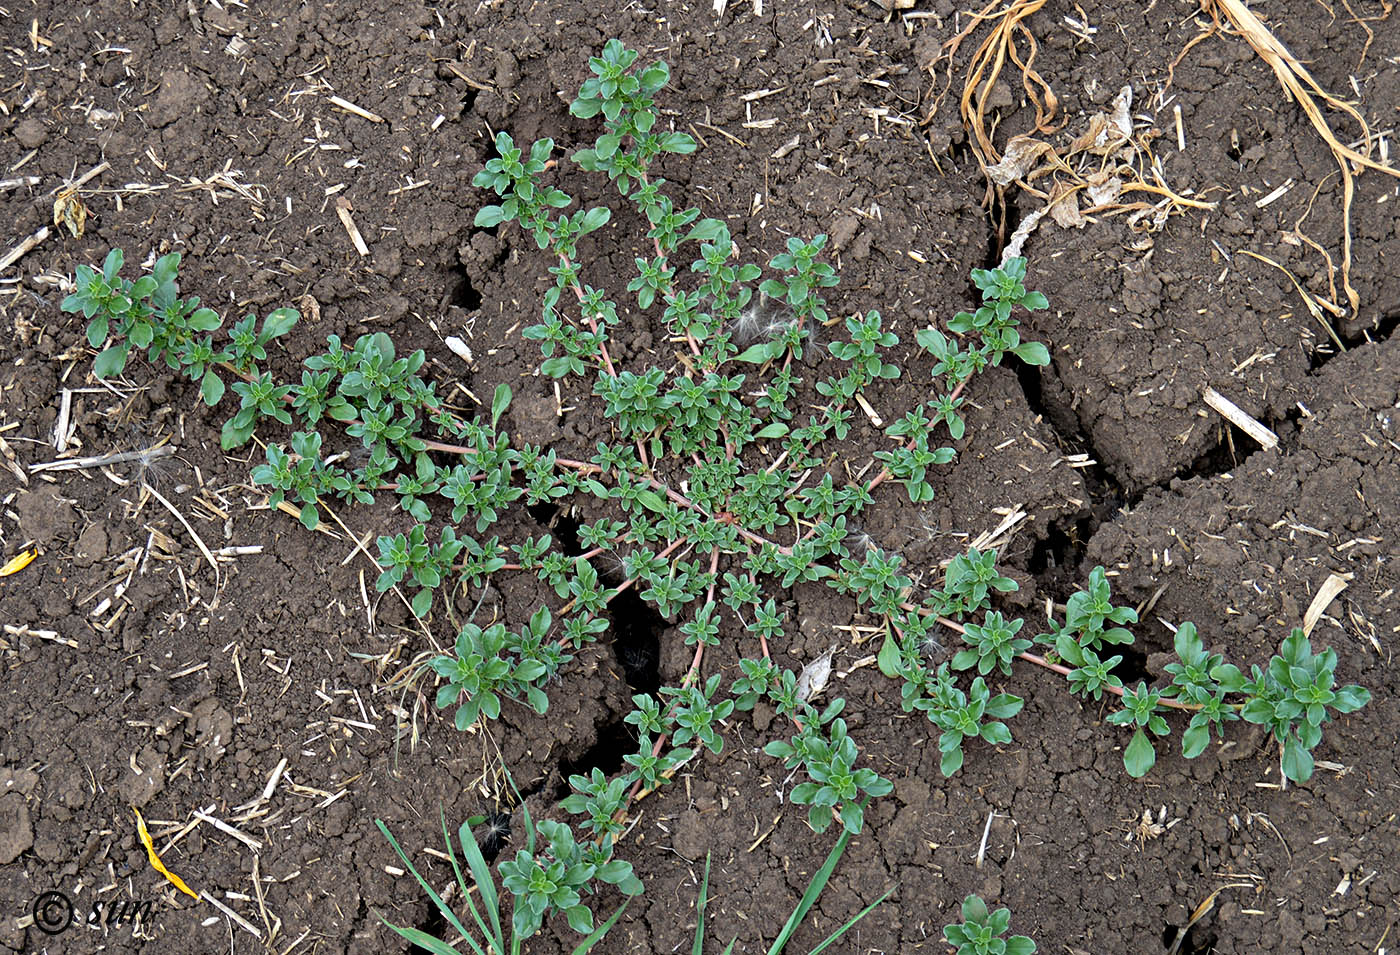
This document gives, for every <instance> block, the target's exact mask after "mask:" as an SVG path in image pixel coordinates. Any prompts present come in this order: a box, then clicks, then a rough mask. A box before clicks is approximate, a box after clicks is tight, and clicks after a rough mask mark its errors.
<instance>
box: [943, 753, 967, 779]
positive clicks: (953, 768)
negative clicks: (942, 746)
mask: <svg viewBox="0 0 1400 955" xmlns="http://www.w3.org/2000/svg"><path fill="white" fill-rule="evenodd" d="M962 764H963V751H962V747H961V746H955V747H953V748H952V749H950V750H948V752H946V753H944V754H943V759H942V761H940V762H939V764H938V771H939V772H940V773H942V774H943V775H944V776H951V775H953V774H954V773H956V772H957V771H958V770H960V769H962Z"/></svg>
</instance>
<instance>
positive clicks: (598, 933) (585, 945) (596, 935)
mask: <svg viewBox="0 0 1400 955" xmlns="http://www.w3.org/2000/svg"><path fill="white" fill-rule="evenodd" d="M630 901H632V900H631V899H628V900H627V902H630ZM627 902H623V903H622V906H621V907H620V908H619V909H618V910H617V911H616V912H614V913H613V914H612V917H611V918H609V919H608V920H607V921H606V922H604V923H603V924H602V925H599V926H598V927H597V928H595V929H594V930H593V932H592V934H590V935H589V936H588V937H587V938H586V939H584V940H583V941H582V942H579V943H578V945H577V946H575V948H574V953H573V955H588V952H589V950H590V949H592V948H593V946H594V945H597V944H598V941H599V940H600V939H601V938H602V937H603V936H604V935H607V934H608V930H609V929H610V928H612V927H613V926H614V925H616V924H617V920H618V919H620V918H622V913H623V912H625V911H626V910H627Z"/></svg>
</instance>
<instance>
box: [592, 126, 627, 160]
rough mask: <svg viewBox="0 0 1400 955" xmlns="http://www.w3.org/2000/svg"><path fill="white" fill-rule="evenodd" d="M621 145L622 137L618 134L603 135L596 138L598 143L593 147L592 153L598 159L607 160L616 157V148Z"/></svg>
mask: <svg viewBox="0 0 1400 955" xmlns="http://www.w3.org/2000/svg"><path fill="white" fill-rule="evenodd" d="M620 145H622V136H621V135H620V134H618V133H604V134H603V135H601V136H599V137H598V143H597V145H595V146H594V147H593V151H594V153H596V154H597V156H598V158H599V159H603V160H607V159H611V158H612V157H613V156H615V155H617V148H618V146H620Z"/></svg>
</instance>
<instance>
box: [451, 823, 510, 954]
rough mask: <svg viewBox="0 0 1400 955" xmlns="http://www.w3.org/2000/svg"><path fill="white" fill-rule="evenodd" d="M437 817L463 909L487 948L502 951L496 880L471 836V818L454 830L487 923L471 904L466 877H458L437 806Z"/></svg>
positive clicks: (504, 946) (455, 861)
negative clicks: (479, 894)
mask: <svg viewBox="0 0 1400 955" xmlns="http://www.w3.org/2000/svg"><path fill="white" fill-rule="evenodd" d="M438 818H439V819H440V820H441V821H442V838H443V841H445V842H446V843H447V858H448V859H450V860H451V861H452V871H453V872H455V873H456V874H457V885H458V887H459V888H461V890H462V898H464V899H466V901H467V908H468V910H470V912H471V913H472V920H473V921H474V922H476V924H477V927H478V928H480V929H481V934H482V935H483V936H484V937H485V938H486V939H487V940H488V941H490V942H491V943H492V945H491V950H492V951H493V952H501V953H504V952H505V950H506V943H505V940H504V939H503V938H502V936H501V914H500V900H499V899H497V897H496V883H494V882H493V881H491V869H490V867H489V866H487V865H486V859H485V857H484V856H482V854H481V849H480V848H478V847H477V844H476V837H475V836H473V835H472V829H471V820H470V819H468V820H467V821H466V822H464V823H462V825H461V827H460V828H459V829H458V830H457V839H458V841H460V842H461V844H462V854H463V855H465V856H466V857H467V868H469V869H471V873H472V878H473V879H475V880H476V885H477V890H478V891H480V892H481V906H482V908H484V909H485V910H486V915H487V916H488V917H489V918H490V919H491V924H490V925H489V926H488V925H487V924H486V922H485V921H484V920H483V919H482V917H481V913H479V912H478V911H477V910H476V906H475V905H474V904H473V903H472V896H471V892H469V891H468V890H467V883H466V880H465V879H463V878H462V867H461V866H459V865H458V864H457V853H455V852H453V851H452V835H451V834H450V833H449V832H448V831H447V817H446V816H443V815H442V811H441V809H439V810H438Z"/></svg>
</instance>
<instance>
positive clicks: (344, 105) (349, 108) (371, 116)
mask: <svg viewBox="0 0 1400 955" xmlns="http://www.w3.org/2000/svg"><path fill="white" fill-rule="evenodd" d="M329 99H330V101H331V102H332V103H334V104H335V105H336V106H339V107H340V108H341V109H343V110H345V112H347V113H354V114H355V115H356V116H360V117H363V118H364V119H367V120H369V121H370V122H371V123H382V122H384V117H383V116H380V115H379V114H378V113H371V112H370V111H369V110H367V109H364V108H363V107H360V106H356V105H355V104H354V103H352V102H350V101H349V100H348V99H341V98H340V97H339V96H332V97H329Z"/></svg>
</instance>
